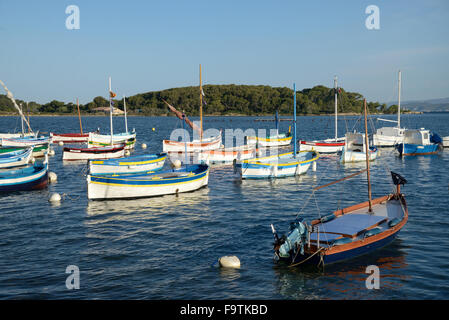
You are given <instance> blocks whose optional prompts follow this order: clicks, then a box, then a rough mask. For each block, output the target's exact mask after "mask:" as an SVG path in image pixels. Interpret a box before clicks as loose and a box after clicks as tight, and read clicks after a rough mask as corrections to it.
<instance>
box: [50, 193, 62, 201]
mask: <svg viewBox="0 0 449 320" xmlns="http://www.w3.org/2000/svg"><path fill="white" fill-rule="evenodd" d="M48 201H50V202H60V201H61V195H60V194H59V193H56V192H55V193H52V194H51V196H50V199H48Z"/></svg>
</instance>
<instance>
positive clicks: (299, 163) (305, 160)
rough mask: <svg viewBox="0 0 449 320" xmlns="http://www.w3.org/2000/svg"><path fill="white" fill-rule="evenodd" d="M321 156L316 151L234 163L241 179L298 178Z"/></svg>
mask: <svg viewBox="0 0 449 320" xmlns="http://www.w3.org/2000/svg"><path fill="white" fill-rule="evenodd" d="M293 119H294V128H293V137H294V140H295V141H296V85H295V84H293ZM318 158H319V154H318V153H317V152H316V151H300V152H296V143H294V144H293V152H288V153H283V154H275V155H270V156H267V157H262V158H251V159H247V160H242V161H236V162H235V163H234V172H235V173H238V175H239V177H240V178H241V179H267V178H268V179H271V178H281V177H291V176H297V175H300V174H303V173H305V172H306V171H307V170H308V169H309V167H310V165H312V164H316V161H317V160H318Z"/></svg>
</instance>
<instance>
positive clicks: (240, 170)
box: [234, 151, 319, 179]
mask: <svg viewBox="0 0 449 320" xmlns="http://www.w3.org/2000/svg"><path fill="white" fill-rule="evenodd" d="M318 158H319V154H318V153H317V152H316V151H299V152H297V153H296V156H294V152H288V153H283V154H279V155H272V156H267V157H262V158H252V159H247V160H242V161H239V162H236V163H235V164H234V170H235V172H236V173H237V174H238V176H239V177H240V178H241V179H271V178H283V177H292V176H298V175H301V174H304V173H306V172H307V170H309V167H310V166H311V165H312V164H313V163H314V162H316V161H317V160H318Z"/></svg>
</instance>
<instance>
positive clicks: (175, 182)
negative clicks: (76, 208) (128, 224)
mask: <svg viewBox="0 0 449 320" xmlns="http://www.w3.org/2000/svg"><path fill="white" fill-rule="evenodd" d="M201 166H202V167H205V169H204V170H202V171H201V172H199V173H196V174H192V175H186V176H182V177H181V176H179V177H173V178H157V177H160V175H158V174H149V175H146V176H145V177H143V178H142V177H141V178H139V179H133V178H129V177H120V176H95V175H88V176H87V196H88V198H89V199H90V200H106V199H131V198H146V197H155V196H162V195H168V194H177V193H181V192H190V191H194V190H198V189H200V188H202V187H204V186H206V185H207V184H208V179H209V167H208V166H205V165H201Z"/></svg>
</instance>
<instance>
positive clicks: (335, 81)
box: [334, 76, 338, 141]
mask: <svg viewBox="0 0 449 320" xmlns="http://www.w3.org/2000/svg"><path fill="white" fill-rule="evenodd" d="M334 88H335V141H337V134H338V130H337V76H335V77H334Z"/></svg>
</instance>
